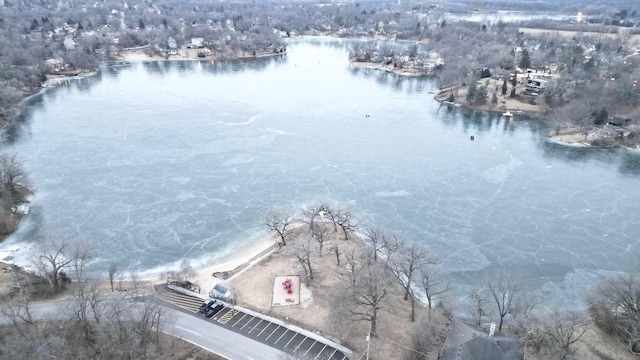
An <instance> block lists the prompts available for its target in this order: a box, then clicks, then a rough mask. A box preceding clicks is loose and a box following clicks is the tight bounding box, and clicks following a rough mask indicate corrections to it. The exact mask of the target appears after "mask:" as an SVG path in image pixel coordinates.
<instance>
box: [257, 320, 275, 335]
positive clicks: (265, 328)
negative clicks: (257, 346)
mask: <svg viewBox="0 0 640 360" xmlns="http://www.w3.org/2000/svg"><path fill="white" fill-rule="evenodd" d="M271 324H273V323H268V324H267V326H265V327H264V329H262V331H260V332H259V333H258V335H256V337H260V335H262V333H263V332H264V331H265V330H267V328H268V327H269V326H271Z"/></svg>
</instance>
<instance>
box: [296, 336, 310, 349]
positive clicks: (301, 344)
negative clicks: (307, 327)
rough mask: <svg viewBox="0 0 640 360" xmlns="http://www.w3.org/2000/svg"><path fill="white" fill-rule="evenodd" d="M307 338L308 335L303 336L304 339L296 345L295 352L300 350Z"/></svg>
mask: <svg viewBox="0 0 640 360" xmlns="http://www.w3.org/2000/svg"><path fill="white" fill-rule="evenodd" d="M305 340H307V337H306V336H303V337H302V341H300V343H299V344H298V346H296V348H295V349H293V352H296V351H298V348H299V347H300V345H302V343H303V342H305Z"/></svg>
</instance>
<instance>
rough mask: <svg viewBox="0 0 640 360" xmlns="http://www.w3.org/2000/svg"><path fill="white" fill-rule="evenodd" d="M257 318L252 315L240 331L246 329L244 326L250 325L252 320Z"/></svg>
mask: <svg viewBox="0 0 640 360" xmlns="http://www.w3.org/2000/svg"><path fill="white" fill-rule="evenodd" d="M255 318H256V317H255V316H252V317H251V319H250V320H249V321H247V322H246V323H244V325H242V327H241V328H240V331H242V330H244V328H245V327H247V325H249V323H250V322H252V321H253V319H255Z"/></svg>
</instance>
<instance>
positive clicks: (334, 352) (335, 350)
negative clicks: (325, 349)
mask: <svg viewBox="0 0 640 360" xmlns="http://www.w3.org/2000/svg"><path fill="white" fill-rule="evenodd" d="M337 351H338V349H333V352H332V353H331V355H329V358H328V359H327V360H331V358H333V355H335V354H336V352H337Z"/></svg>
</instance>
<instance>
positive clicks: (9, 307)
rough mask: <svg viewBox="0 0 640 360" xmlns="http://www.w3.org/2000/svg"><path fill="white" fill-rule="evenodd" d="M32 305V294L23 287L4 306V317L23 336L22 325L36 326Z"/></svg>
mask: <svg viewBox="0 0 640 360" xmlns="http://www.w3.org/2000/svg"><path fill="white" fill-rule="evenodd" d="M30 304H31V293H30V292H29V290H28V288H27V287H24V286H21V287H20V290H19V292H18V294H17V295H16V296H14V297H12V298H11V299H9V300H8V301H6V302H5V304H4V306H2V315H4V316H5V317H6V318H7V319H9V321H11V323H12V324H13V326H14V328H15V329H16V330H17V331H18V332H19V333H20V334H21V335H25V334H24V333H23V332H22V327H21V325H22V324H35V319H34V317H33V315H32V313H31V308H30Z"/></svg>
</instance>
